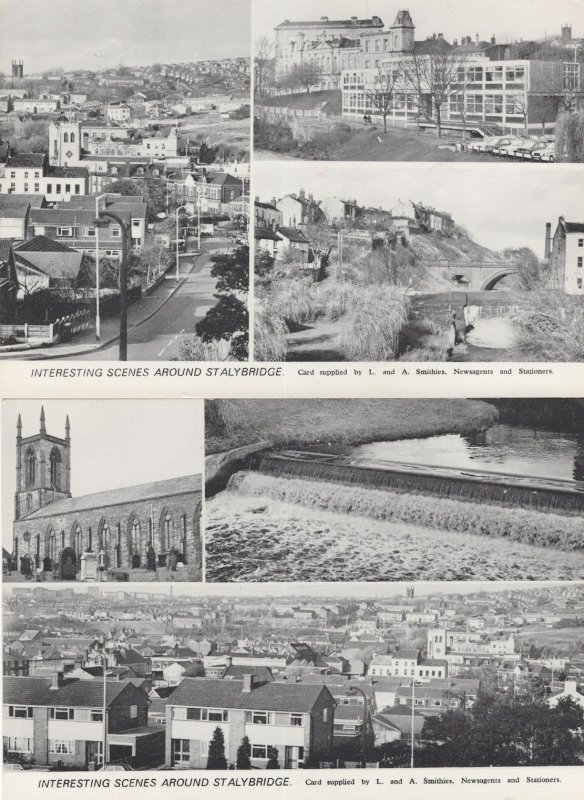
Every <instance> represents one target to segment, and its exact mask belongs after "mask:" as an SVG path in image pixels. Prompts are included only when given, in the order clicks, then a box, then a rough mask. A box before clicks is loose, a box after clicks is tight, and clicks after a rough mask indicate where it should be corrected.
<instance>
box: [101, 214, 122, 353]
mask: <svg viewBox="0 0 584 800" xmlns="http://www.w3.org/2000/svg"><path fill="white" fill-rule="evenodd" d="M102 219H113V220H114V222H117V223H118V225H119V226H120V231H121V234H122V260H121V262H120V345H119V356H118V360H119V361H127V360H128V231H127V227H126V223H125V222H124V220H123V219H122V218H121V217H120V216H118V214H114V212H113V211H100V212H99V213H98V215H97V219H96V228H97V225H98V224H99V222H100V220H102ZM98 271H99V270H98Z"/></svg>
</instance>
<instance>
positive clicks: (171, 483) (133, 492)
mask: <svg viewBox="0 0 584 800" xmlns="http://www.w3.org/2000/svg"><path fill="white" fill-rule="evenodd" d="M200 491H201V476H200V475H185V476H183V477H181V478H168V479H167V480H164V481H153V482H152V483H141V484H139V485H138V486H124V487H122V488H120V489H109V490H107V491H105V492H95V493H94V494H86V495H82V496H81V497H65V498H62V499H61V500H55V502H54V503H49V505H48V506H44V507H43V508H39V510H38V511H34V512H33V513H32V514H29V515H28V516H26V517H24V518H23V520H27V521H28V520H29V519H43V518H45V517H54V516H55V515H57V514H76V513H78V512H80V511H88V510H90V509H94V508H97V509H106V508H109V507H111V506H116V505H122V504H123V503H139V502H141V501H144V500H151V499H152V498H154V497H170V496H172V495H177V494H184V493H186V492H200Z"/></svg>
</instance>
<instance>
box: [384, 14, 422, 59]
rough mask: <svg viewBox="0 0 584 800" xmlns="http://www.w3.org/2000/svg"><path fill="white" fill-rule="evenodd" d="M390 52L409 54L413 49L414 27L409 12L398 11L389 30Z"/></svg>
mask: <svg viewBox="0 0 584 800" xmlns="http://www.w3.org/2000/svg"><path fill="white" fill-rule="evenodd" d="M389 30H390V33H391V37H390V42H391V48H390V49H391V50H392V52H394V53H411V52H412V51H413V49H414V36H415V30H416V29H415V27H414V23H413V22H412V18H411V16H410V12H409V11H398V12H397V16H396V18H395V22H394V23H393V25H392V26H391V28H390V29H389Z"/></svg>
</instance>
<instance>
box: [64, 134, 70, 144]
mask: <svg viewBox="0 0 584 800" xmlns="http://www.w3.org/2000/svg"><path fill="white" fill-rule="evenodd" d="M63 142H64V143H65V144H67V143H68V142H69V134H68V133H64V134H63Z"/></svg>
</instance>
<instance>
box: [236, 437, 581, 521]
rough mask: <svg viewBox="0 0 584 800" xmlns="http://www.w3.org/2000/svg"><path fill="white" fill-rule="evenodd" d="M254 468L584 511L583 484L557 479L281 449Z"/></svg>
mask: <svg viewBox="0 0 584 800" xmlns="http://www.w3.org/2000/svg"><path fill="white" fill-rule="evenodd" d="M248 466H249V468H250V469H252V470H256V471H259V472H263V473H267V474H270V475H274V476H277V477H281V478H300V479H304V480H308V481H323V482H329V483H336V484H346V485H351V486H362V487H364V488H369V489H388V490H391V491H394V492H402V493H407V494H423V495H429V496H435V497H449V498H452V499H455V500H466V501H468V502H473V503H491V504H497V505H510V506H515V507H519V508H530V509H538V510H540V511H553V512H560V513H561V512H563V513H569V514H578V513H581V512H583V511H584V484H583V483H579V482H576V481H564V480H559V479H555V478H539V477H529V476H517V475H508V474H506V473H501V472H490V471H486V470H485V471H479V470H476V471H475V470H472V471H471V470H466V469H455V468H448V467H437V466H436V467H435V466H432V465H418V464H407V463H402V462H391V461H381V460H376V459H363V458H353V457H351V456H342V455H336V454H335V455H331V454H328V453H314V452H307V451H300V450H281V451H271V452H268V453H256V454H255V455H253V456H252V457H251V458H250V460H249V462H248Z"/></svg>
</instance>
